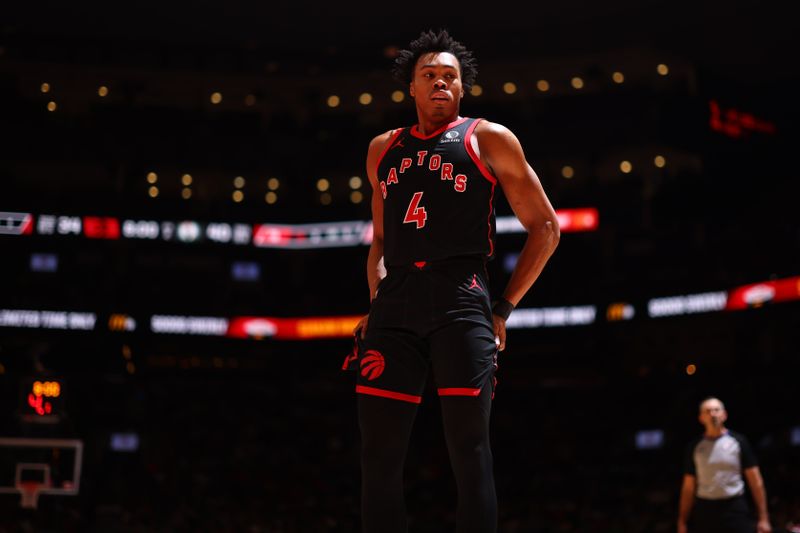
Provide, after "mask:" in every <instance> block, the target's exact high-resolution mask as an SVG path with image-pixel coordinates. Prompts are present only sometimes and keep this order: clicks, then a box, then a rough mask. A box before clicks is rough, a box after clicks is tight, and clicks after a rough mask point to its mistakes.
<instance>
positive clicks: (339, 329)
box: [227, 316, 362, 340]
mask: <svg viewBox="0 0 800 533" xmlns="http://www.w3.org/2000/svg"><path fill="white" fill-rule="evenodd" d="M361 318H362V316H339V317H307V318H267V317H253V316H250V317H236V318H233V319H231V322H230V327H229V328H228V334H227V336H228V337H233V338H240V339H244V338H250V339H263V338H266V337H269V338H274V339H285V340H302V339H324V338H336V337H349V336H351V335H353V328H355V327H356V324H358V321H359V320H361Z"/></svg>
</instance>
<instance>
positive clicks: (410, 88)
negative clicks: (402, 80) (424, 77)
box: [408, 83, 414, 98]
mask: <svg viewBox="0 0 800 533" xmlns="http://www.w3.org/2000/svg"><path fill="white" fill-rule="evenodd" d="M408 94H410V95H411V98H414V84H413V83H409V84H408Z"/></svg>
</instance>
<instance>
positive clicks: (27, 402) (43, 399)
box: [19, 377, 64, 423]
mask: <svg viewBox="0 0 800 533" xmlns="http://www.w3.org/2000/svg"><path fill="white" fill-rule="evenodd" d="M63 398H64V383H63V381H62V380H61V379H59V378H53V377H46V378H43V377H33V378H27V379H24V380H23V381H22V383H21V394H20V409H19V410H20V415H21V418H22V419H23V420H24V421H25V422H40V423H55V422H58V421H59V420H60V419H61V417H62V416H63V415H64V401H63Z"/></svg>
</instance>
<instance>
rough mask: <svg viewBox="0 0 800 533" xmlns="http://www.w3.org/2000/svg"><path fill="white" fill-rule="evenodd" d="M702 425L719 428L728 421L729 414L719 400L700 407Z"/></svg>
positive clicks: (704, 403) (705, 403)
mask: <svg viewBox="0 0 800 533" xmlns="http://www.w3.org/2000/svg"><path fill="white" fill-rule="evenodd" d="M699 418H700V423H701V424H703V425H704V426H706V427H708V426H711V427H715V428H718V427H720V426H722V424H723V422H725V420H727V418H728V413H727V412H726V411H725V408H724V407H723V406H722V403H721V402H720V401H719V400H708V401H706V402H703V405H701V406H700V416H699Z"/></svg>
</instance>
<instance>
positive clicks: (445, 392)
mask: <svg viewBox="0 0 800 533" xmlns="http://www.w3.org/2000/svg"><path fill="white" fill-rule="evenodd" d="M438 392H439V396H480V395H481V389H469V388H463V387H462V388H459V387H450V388H445V389H438Z"/></svg>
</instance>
